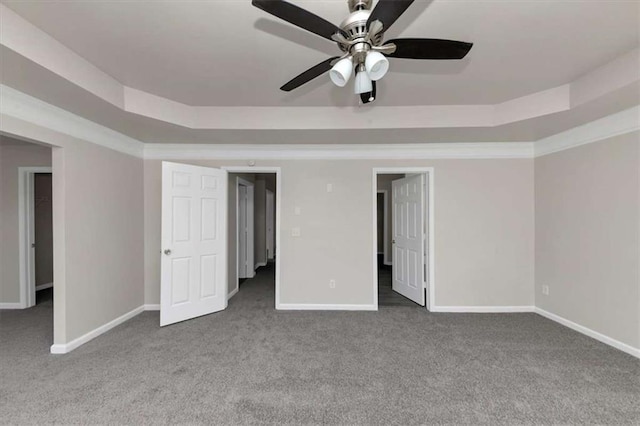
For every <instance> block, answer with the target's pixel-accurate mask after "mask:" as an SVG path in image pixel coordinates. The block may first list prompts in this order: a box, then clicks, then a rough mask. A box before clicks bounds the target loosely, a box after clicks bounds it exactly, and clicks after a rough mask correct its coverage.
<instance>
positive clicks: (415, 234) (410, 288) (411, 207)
mask: <svg viewBox="0 0 640 426" xmlns="http://www.w3.org/2000/svg"><path fill="white" fill-rule="evenodd" d="M424 185H425V179H424V175H423V174H419V175H415V176H411V177H407V178H404V179H398V180H394V181H393V182H392V197H393V283H392V288H393V290H394V291H397V292H398V293H400V294H401V295H403V296H404V297H406V298H408V299H411V300H413V301H414V302H416V303H418V304H420V305H422V306H424V303H425V296H424V282H425V280H424V273H425V266H424V265H425V256H424V254H425V252H424V250H425V249H424V247H425V244H424V241H425V210H424V209H425V207H424V206H425V202H424V199H425V195H424V194H425V189H424Z"/></svg>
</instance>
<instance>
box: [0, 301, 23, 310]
mask: <svg viewBox="0 0 640 426" xmlns="http://www.w3.org/2000/svg"><path fill="white" fill-rule="evenodd" d="M24 308H25V306H22V303H20V302H17V303H0V309H24Z"/></svg>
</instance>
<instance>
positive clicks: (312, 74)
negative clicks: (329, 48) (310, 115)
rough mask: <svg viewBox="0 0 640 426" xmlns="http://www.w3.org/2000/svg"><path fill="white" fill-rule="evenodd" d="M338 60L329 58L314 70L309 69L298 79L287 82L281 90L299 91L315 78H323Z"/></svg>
mask: <svg viewBox="0 0 640 426" xmlns="http://www.w3.org/2000/svg"><path fill="white" fill-rule="evenodd" d="M336 59H340V57H339V56H334V57H333V58H329V59H327V60H326V61H323V62H320V63H319V64H318V65H316V66H314V67H312V68H309V69H308V70H306V71H305V72H303V73H302V74H300V75H298V76H297V77H295V78H293V79H292V80H291V81H289V82H287V83H286V84H285V85H284V86H282V87H281V88H280V90H283V91H285V92H290V91H292V90H293V89H297V88H298V87H300V86H302V85H303V84H305V83H308V82H310V81H311V80H313V79H314V78H316V77H319V76H321V75H322V74H324V73H325V72H327V71H329V70H330V69H331V63H332V62H333V61H334V60H336Z"/></svg>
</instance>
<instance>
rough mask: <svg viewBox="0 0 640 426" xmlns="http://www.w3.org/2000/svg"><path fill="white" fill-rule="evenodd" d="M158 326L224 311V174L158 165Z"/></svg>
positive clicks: (172, 165) (164, 164) (225, 220)
mask: <svg viewBox="0 0 640 426" xmlns="http://www.w3.org/2000/svg"><path fill="white" fill-rule="evenodd" d="M161 256H162V261H161V268H162V271H161V292H160V325H161V326H164V325H168V324H173V323H176V322H179V321H184V320H187V319H190V318H195V317H198V316H201V315H206V314H210V313H213V312H218V311H221V310H223V309H225V308H226V307H227V172H226V171H224V170H219V169H213V168H206V167H197V166H190V165H186V164H176V163H169V162H166V161H165V162H163V163H162V254H161Z"/></svg>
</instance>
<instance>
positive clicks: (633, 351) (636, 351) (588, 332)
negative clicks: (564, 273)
mask: <svg viewBox="0 0 640 426" xmlns="http://www.w3.org/2000/svg"><path fill="white" fill-rule="evenodd" d="M535 313H537V314H539V315H542V316H543V317H545V318H548V319H550V320H552V321H555V322H557V323H559V324H562V325H564V326H565V327H569V328H570V329H572V330H574V331H577V332H578V333H582V334H584V335H585V336H589V337H591V338H593V339H596V340H598V341H600V342H602V343H605V344H607V345H609V346H613V347H614V348H616V349H619V350H621V351H622V352H626V353H628V354H629V355H631V356H634V357H636V358H640V348H634V347H633V346H630V345H627V344H626V343H622V342H621V341H619V340H616V339H613V338H611V337H609V336H605V335H604V334H602V333H598V332H597V331H594V330H592V329H590V328H587V327H585V326H583V325H580V324H577V323H575V322H573V321H570V320H568V319H566V318H563V317H561V316H559V315H556V314H552V313H551V312H548V311H545V310H544V309H540V308H538V307H536V308H535Z"/></svg>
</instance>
